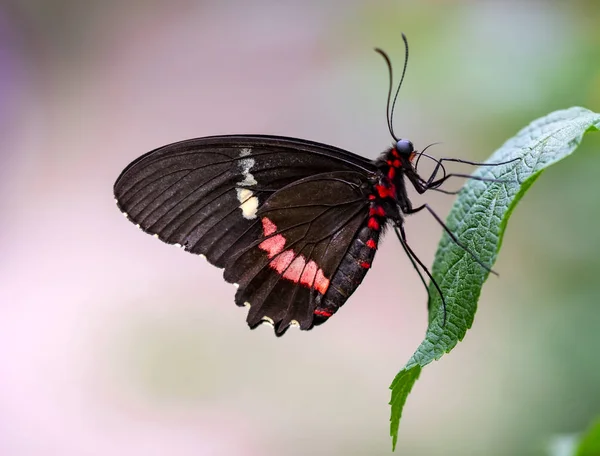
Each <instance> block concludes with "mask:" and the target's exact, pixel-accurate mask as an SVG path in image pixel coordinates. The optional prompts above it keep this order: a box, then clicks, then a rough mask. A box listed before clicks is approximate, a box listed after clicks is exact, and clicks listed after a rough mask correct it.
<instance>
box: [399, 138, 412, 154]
mask: <svg viewBox="0 0 600 456" xmlns="http://www.w3.org/2000/svg"><path fill="white" fill-rule="evenodd" d="M396 151H397V152H398V153H399V154H400V155H410V154H412V153H413V152H414V151H415V149H414V147H413V143H411V142H410V141H409V140H408V139H400V140H399V141H398V142H397V143H396Z"/></svg>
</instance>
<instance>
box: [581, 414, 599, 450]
mask: <svg viewBox="0 0 600 456" xmlns="http://www.w3.org/2000/svg"><path fill="white" fill-rule="evenodd" d="M598 455H600V419H597V420H596V422H595V423H593V424H592V425H591V426H590V428H589V429H588V430H587V431H586V433H585V434H584V435H583V436H582V438H581V441H580V442H579V446H578V447H577V453H575V456H598Z"/></svg>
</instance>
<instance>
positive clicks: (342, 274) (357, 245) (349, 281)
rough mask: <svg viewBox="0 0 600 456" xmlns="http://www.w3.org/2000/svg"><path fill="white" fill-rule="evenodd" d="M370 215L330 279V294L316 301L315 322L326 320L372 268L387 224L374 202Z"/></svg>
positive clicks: (328, 291)
mask: <svg viewBox="0 0 600 456" xmlns="http://www.w3.org/2000/svg"><path fill="white" fill-rule="evenodd" d="M369 212H370V215H369V218H368V219H367V220H366V221H365V223H364V225H363V226H362V228H361V229H360V230H359V231H358V234H357V235H356V236H355V237H354V239H353V240H352V243H351V244H350V247H349V248H348V251H347V252H346V255H344V257H343V259H342V262H341V263H340V266H339V267H338V269H337V271H336V272H335V274H334V275H333V277H332V278H331V281H330V283H329V288H328V289H327V293H325V295H323V296H322V298H321V299H320V300H317V306H316V308H315V311H314V324H315V325H319V324H321V323H324V322H325V321H327V319H328V318H329V317H331V316H332V315H333V314H334V313H335V312H336V311H337V310H338V309H339V308H340V307H341V306H342V305H344V303H345V302H346V300H347V299H348V298H349V297H350V295H352V293H354V291H355V290H356V289H357V288H358V286H359V285H360V284H361V282H362V281H363V279H364V278H365V276H366V275H367V272H368V270H369V269H370V268H371V264H372V263H373V259H374V258H375V252H376V251H377V244H378V242H379V235H380V233H381V229H382V227H383V225H384V224H385V213H384V212H383V210H382V209H381V207H379V206H376V205H372V206H371V209H370V211H369Z"/></svg>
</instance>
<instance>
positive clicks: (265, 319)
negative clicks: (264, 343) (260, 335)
mask: <svg viewBox="0 0 600 456" xmlns="http://www.w3.org/2000/svg"><path fill="white" fill-rule="evenodd" d="M261 320H262V322H263V325H267V326H270V327H271V328H274V327H275V322H274V321H273V319H272V318H269V317H267V316H264V317H262V318H261Z"/></svg>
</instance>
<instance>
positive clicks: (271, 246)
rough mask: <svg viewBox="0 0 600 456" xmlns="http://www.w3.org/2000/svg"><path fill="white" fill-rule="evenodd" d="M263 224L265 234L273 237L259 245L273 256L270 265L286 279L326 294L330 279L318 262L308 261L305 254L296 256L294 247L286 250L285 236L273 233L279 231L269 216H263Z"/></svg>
mask: <svg viewBox="0 0 600 456" xmlns="http://www.w3.org/2000/svg"><path fill="white" fill-rule="evenodd" d="M262 224H263V233H264V235H265V236H271V237H269V238H267V239H265V240H264V241H262V242H261V243H260V244H259V245H258V247H259V248H260V249H261V250H264V251H265V252H267V256H268V257H269V258H273V260H271V262H270V263H269V266H270V267H271V268H273V269H275V270H276V271H277V272H278V273H279V274H283V278H284V279H287V280H291V281H292V282H294V283H299V284H301V285H304V286H306V287H308V288H314V289H315V290H317V291H318V292H319V293H321V294H325V292H326V291H327V288H329V279H328V278H327V277H325V274H324V273H323V270H322V269H320V268H319V266H318V265H317V263H315V262H314V261H312V260H311V261H309V262H308V263H306V258H305V257H304V256H303V255H297V256H296V254H295V253H294V251H293V250H292V249H288V250H285V251H284V248H285V242H286V241H285V237H284V236H283V235H281V234H276V235H274V236H273V233H276V232H277V225H275V224H274V223H273V222H272V221H271V220H269V219H268V218H267V217H263V219H262Z"/></svg>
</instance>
